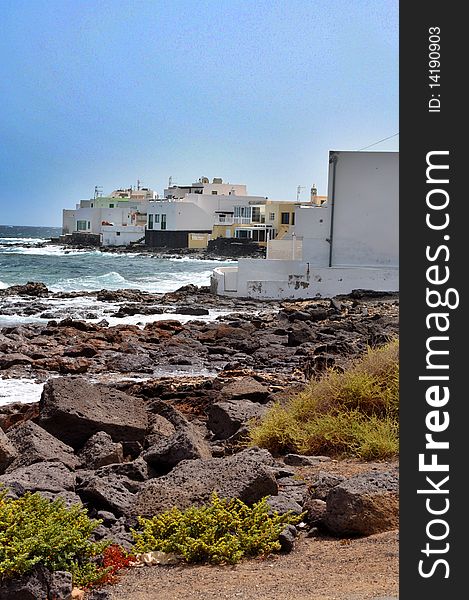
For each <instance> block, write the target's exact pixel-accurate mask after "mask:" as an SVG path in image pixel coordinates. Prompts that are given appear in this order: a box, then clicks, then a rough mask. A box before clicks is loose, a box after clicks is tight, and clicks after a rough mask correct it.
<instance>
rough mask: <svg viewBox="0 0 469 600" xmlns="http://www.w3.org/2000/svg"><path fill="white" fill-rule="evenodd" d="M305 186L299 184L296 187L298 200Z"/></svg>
mask: <svg viewBox="0 0 469 600" xmlns="http://www.w3.org/2000/svg"><path fill="white" fill-rule="evenodd" d="M304 189H305V186H304V185H299V186H298V187H297V188H296V201H297V202H299V201H300V194H301V190H304Z"/></svg>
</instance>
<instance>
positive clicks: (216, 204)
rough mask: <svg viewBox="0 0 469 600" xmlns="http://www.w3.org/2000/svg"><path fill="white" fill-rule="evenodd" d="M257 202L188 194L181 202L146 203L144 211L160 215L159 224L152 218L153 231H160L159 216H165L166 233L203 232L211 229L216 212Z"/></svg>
mask: <svg viewBox="0 0 469 600" xmlns="http://www.w3.org/2000/svg"><path fill="white" fill-rule="evenodd" d="M258 200H259V197H258V196H241V197H240V196H212V195H207V194H188V195H187V196H186V197H185V198H184V199H182V200H161V201H159V200H157V201H155V202H148V203H147V204H146V205H145V209H144V210H146V212H147V215H149V214H153V215H156V214H159V215H160V222H159V223H156V219H155V218H153V229H154V230H159V229H161V215H162V214H165V215H166V230H167V231H204V230H211V229H212V227H213V225H214V224H215V220H216V211H223V210H226V211H233V209H234V206H235V205H237V206H239V205H242V206H247V205H248V204H249V202H251V201H255V202H257V201H258ZM147 222H148V218H147Z"/></svg>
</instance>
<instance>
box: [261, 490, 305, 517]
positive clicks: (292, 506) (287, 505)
mask: <svg viewBox="0 0 469 600" xmlns="http://www.w3.org/2000/svg"><path fill="white" fill-rule="evenodd" d="M267 504H268V505H269V506H270V509H271V512H272V513H274V512H276V513H278V514H279V515H284V514H285V513H287V512H292V513H294V514H295V515H301V513H302V512H303V509H302V508H301V505H300V504H299V503H298V502H296V501H295V500H293V499H292V498H290V497H289V496H288V495H287V494H285V493H282V492H280V494H278V495H277V496H269V498H267Z"/></svg>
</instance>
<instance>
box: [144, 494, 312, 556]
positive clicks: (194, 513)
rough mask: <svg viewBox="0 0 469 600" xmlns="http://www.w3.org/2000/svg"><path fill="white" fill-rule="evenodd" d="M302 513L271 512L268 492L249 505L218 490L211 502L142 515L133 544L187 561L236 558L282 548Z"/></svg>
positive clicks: (145, 549) (148, 550)
mask: <svg viewBox="0 0 469 600" xmlns="http://www.w3.org/2000/svg"><path fill="white" fill-rule="evenodd" d="M300 519H301V517H298V516H296V515H293V514H291V513H287V514H285V515H278V514H277V513H274V514H273V515H269V505H268V504H267V502H266V498H264V499H263V500H261V501H260V502H257V503H256V504H254V505H253V506H252V507H250V506H248V505H246V504H244V502H242V501H241V500H238V499H230V500H225V499H220V498H219V497H218V496H217V494H216V493H213V494H212V498H211V502H210V504H207V505H205V506H202V507H200V508H197V507H191V508H188V509H186V510H184V511H181V510H179V509H178V508H173V509H171V510H169V511H166V512H163V513H161V514H159V515H156V516H155V517H153V518H151V519H145V518H142V517H140V518H139V524H140V527H141V531H140V532H137V531H133V535H134V538H135V546H134V548H133V550H134V552H151V551H157V550H159V551H162V552H168V553H174V554H177V555H180V556H182V557H183V558H184V559H185V560H186V561H187V562H212V563H231V564H234V563H236V562H238V561H239V560H241V558H243V557H244V556H265V555H267V554H270V553H271V552H273V551H276V550H279V549H280V542H279V541H278V538H279V535H280V533H281V532H282V530H283V529H284V527H285V525H286V524H287V523H291V524H296V523H298V522H299V520H300Z"/></svg>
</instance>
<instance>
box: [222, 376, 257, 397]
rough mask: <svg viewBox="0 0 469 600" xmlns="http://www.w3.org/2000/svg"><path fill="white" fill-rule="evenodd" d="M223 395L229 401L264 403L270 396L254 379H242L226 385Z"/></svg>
mask: <svg viewBox="0 0 469 600" xmlns="http://www.w3.org/2000/svg"><path fill="white" fill-rule="evenodd" d="M221 395H222V396H223V398H225V399H227V400H239V399H244V400H253V401H254V402H264V401H265V400H266V399H267V397H268V396H269V390H268V388H266V387H265V386H264V385H262V383H259V382H258V381H256V380H255V379H254V378H253V377H240V378H237V379H235V380H234V381H232V382H230V383H228V384H227V385H225V386H224V387H223V389H222V392H221Z"/></svg>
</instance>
